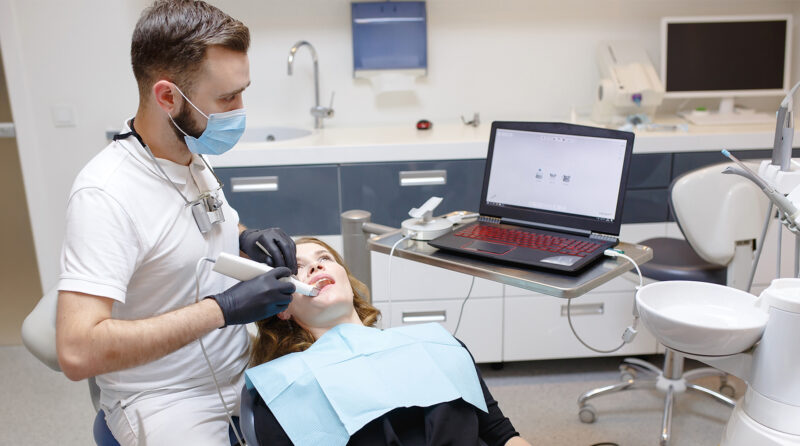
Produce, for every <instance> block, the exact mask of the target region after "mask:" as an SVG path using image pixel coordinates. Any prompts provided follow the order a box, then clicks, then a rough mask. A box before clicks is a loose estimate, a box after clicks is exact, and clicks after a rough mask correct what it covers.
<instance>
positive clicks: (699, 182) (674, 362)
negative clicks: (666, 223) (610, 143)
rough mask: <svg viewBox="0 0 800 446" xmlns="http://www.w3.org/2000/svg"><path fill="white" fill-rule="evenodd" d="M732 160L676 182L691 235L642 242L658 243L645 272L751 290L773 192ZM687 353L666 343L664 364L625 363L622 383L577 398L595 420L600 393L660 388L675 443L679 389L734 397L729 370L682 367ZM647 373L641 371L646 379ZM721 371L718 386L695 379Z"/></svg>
mask: <svg viewBox="0 0 800 446" xmlns="http://www.w3.org/2000/svg"><path fill="white" fill-rule="evenodd" d="M728 165H731V163H723V164H718V165H713V166H708V167H704V168H701V169H698V170H695V171H692V172H688V173H686V174H684V175H682V176H680V177H678V178H676V179H675V181H673V182H672V185H671V186H670V200H669V205H670V208H671V209H672V212H673V215H674V216H675V219H676V221H677V223H678V226H679V227H680V229H681V232H683V235H684V236H685V237H686V239H685V240H684V239H677V238H665V237H657V238H651V239H648V240H644V241H642V242H640V243H641V244H642V245H646V246H650V247H651V248H653V259H652V260H651V261H650V262H647V263H645V264H643V265H642V266H641V270H642V275H644V276H645V277H647V278H650V279H653V280H658V281H661V280H695V281H701V282H711V283H718V284H722V285H728V286H732V287H734V288H739V289H745V288H746V287H747V283H746V282H747V280H748V276H749V272H750V268H751V265H752V259H753V246H754V243H753V241H754V240H756V239H757V238H758V237H759V235H760V232H761V229H762V225H763V222H764V218H765V217H766V211H767V206H768V201H767V198H766V197H765V196H764V194H763V193H761V191H760V190H759V189H758V188H757V187H756V186H755V185H754V184H753V183H751V182H750V181H748V180H746V179H744V178H742V177H739V176H735V175H725V174H722V173H721V172H722V170H723V169H724V168H725V167H726V166H728ZM683 363H684V357H683V356H682V355H681V354H680V353H679V352H676V351H674V350H671V349H669V348H667V349H665V353H664V365H663V368H661V369H659V368H658V367H656V366H655V365H652V364H650V363H648V362H646V361H643V360H640V359H637V358H625V359H624V360H623V362H622V364H621V365H620V374H621V382H619V383H616V384H612V385H608V386H604V387H600V388H597V389H592V390H589V391H588V392H585V393H584V394H582V395H581V396H580V397H579V398H578V406H579V408H578V411H579V412H578V414H579V417H580V420H581V421H582V422H584V423H593V422H594V421H595V420H596V419H597V411H596V409H595V408H594V407H593V406H592V405H591V404H588V403H587V401H588V400H590V399H592V398H596V397H598V396H601V395H606V394H609V393H614V392H619V391H623V390H631V389H634V388H653V387H655V388H657V389H659V390H660V391H662V392H664V393H665V398H664V414H663V419H662V429H661V438H660V444H661V445H666V444H668V443H669V439H670V432H671V424H672V405H673V399H674V395H675V394H677V393H682V392H683V391H684V390H686V389H689V390H694V391H697V392H700V393H701V394H704V395H707V396H710V397H712V398H714V399H716V400H717V401H720V402H722V403H723V404H726V405H729V406H731V407H733V406H734V405H735V401H734V400H732V399H731V398H729V397H728V396H725V395H723V394H722V393H727V394H728V395H730V396H731V397H732V396H734V389H733V387H731V386H730V385H729V384H728V382H727V374H725V373H724V372H722V371H719V370H716V369H713V368H710V367H705V368H699V369H695V370H691V371H688V372H684V370H683ZM640 375H641V377H640ZM706 376H719V377H720V386H719V391H720V392H722V393H718V392H715V391H713V390H710V389H707V388H705V387H701V386H698V385H696V384H692V383H691V382H690V381H692V380H695V379H698V378H701V377H706Z"/></svg>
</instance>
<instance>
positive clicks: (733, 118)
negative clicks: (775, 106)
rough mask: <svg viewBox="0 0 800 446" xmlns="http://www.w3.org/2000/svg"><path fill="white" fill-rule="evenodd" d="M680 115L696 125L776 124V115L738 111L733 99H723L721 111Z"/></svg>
mask: <svg viewBox="0 0 800 446" xmlns="http://www.w3.org/2000/svg"><path fill="white" fill-rule="evenodd" d="M678 115H679V116H680V117H682V118H684V119H686V120H687V121H689V122H690V123H692V124H694V125H742V124H775V120H776V119H777V118H776V117H775V113H763V112H756V111H755V110H747V109H738V110H737V109H736V108H735V107H734V101H733V98H725V99H722V100H721V101H720V103H719V110H716V111H709V110H692V111H688V112H681V113H678Z"/></svg>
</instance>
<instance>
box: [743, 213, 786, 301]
mask: <svg viewBox="0 0 800 446" xmlns="http://www.w3.org/2000/svg"><path fill="white" fill-rule="evenodd" d="M774 206H775V205H774V204H772V202H771V201H770V202H769V207H767V218H766V220H764V226H763V227H762V228H761V237H759V239H758V241H756V254H755V257H753V266H751V267H750V276H749V277H748V278H747V292H748V293H749V292H750V289H751V288H753V279H755V277H756V269H757V268H758V261H759V260H760V259H761V251H762V250H763V249H764V243H765V242H766V241H767V229H769V223H770V221H771V220H772V208H773V207H774ZM779 230H782V228H779Z"/></svg>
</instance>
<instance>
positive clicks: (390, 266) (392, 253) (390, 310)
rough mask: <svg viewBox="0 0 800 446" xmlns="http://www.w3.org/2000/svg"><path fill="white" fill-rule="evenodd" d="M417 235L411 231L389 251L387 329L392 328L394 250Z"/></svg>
mask: <svg viewBox="0 0 800 446" xmlns="http://www.w3.org/2000/svg"><path fill="white" fill-rule="evenodd" d="M415 234H416V232H414V231H409V232H408V234H406V235H405V236H403V238H401V239H400V240H398V241H396V242H394V245H392V249H391V251H389V281H388V284H387V285H388V286H389V289H388V290H387V292H386V299H387V300H388V301H389V326H388V327H386V328H391V326H392V256H393V255H394V249H395V248H397V245H399V244H400V243H402V242H403V241H405V240H408V239H410V238H411V237H413V236H414V235H415Z"/></svg>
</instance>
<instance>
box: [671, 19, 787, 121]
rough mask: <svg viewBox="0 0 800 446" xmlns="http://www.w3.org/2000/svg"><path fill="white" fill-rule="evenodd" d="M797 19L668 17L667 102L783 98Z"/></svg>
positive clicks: (725, 106) (724, 107) (729, 104)
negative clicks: (750, 97) (682, 99)
mask: <svg viewBox="0 0 800 446" xmlns="http://www.w3.org/2000/svg"><path fill="white" fill-rule="evenodd" d="M791 29H792V16H791V15H753V16H707V17H665V18H663V19H662V20H661V81H662V82H663V83H664V87H665V89H666V93H665V97H666V98H720V99H722V100H723V101H722V103H721V104H720V112H721V113H722V112H732V111H733V98H734V97H746V96H782V95H785V94H786V92H787V91H788V89H789V87H790V85H789V81H790V79H789V67H790V65H791Z"/></svg>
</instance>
